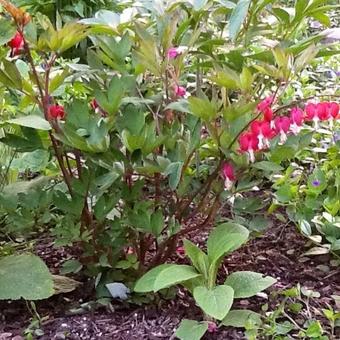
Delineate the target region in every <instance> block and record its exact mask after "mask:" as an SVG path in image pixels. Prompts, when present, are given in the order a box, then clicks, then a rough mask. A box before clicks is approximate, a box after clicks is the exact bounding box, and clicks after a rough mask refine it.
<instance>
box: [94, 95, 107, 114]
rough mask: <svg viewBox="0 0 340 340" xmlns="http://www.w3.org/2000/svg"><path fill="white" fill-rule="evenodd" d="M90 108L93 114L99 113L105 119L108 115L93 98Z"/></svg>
mask: <svg viewBox="0 0 340 340" xmlns="http://www.w3.org/2000/svg"><path fill="white" fill-rule="evenodd" d="M90 106H91V108H92V109H93V110H94V112H95V113H97V114H98V113H99V114H100V115H101V116H102V117H106V116H107V115H108V113H107V112H106V111H104V110H103V109H102V108H101V107H100V106H99V104H98V102H97V101H96V99H95V98H93V99H92V100H91V102H90Z"/></svg>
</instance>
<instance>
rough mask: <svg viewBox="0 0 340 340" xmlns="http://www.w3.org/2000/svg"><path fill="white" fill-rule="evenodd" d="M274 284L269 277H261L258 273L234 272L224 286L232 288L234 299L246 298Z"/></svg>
mask: <svg viewBox="0 0 340 340" xmlns="http://www.w3.org/2000/svg"><path fill="white" fill-rule="evenodd" d="M275 282H276V279H274V278H272V277H270V276H263V275H262V274H260V273H255V272H250V271H242V272H235V273H232V274H230V275H229V276H228V278H227V280H226V281H225V284H226V285H228V286H230V287H232V288H233V289H234V292H235V299H237V298H248V297H251V296H254V295H255V294H257V293H259V292H261V291H262V290H265V289H267V288H268V287H270V286H271V285H273V284H274V283H275Z"/></svg>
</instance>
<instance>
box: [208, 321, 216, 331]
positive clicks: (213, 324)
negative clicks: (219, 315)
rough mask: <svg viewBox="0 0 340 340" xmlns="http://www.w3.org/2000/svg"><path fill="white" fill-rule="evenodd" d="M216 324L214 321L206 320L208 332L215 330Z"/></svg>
mask: <svg viewBox="0 0 340 340" xmlns="http://www.w3.org/2000/svg"><path fill="white" fill-rule="evenodd" d="M217 328H218V327H217V325H216V323H215V322H213V321H209V322H208V332H209V333H215V332H216V331H217Z"/></svg>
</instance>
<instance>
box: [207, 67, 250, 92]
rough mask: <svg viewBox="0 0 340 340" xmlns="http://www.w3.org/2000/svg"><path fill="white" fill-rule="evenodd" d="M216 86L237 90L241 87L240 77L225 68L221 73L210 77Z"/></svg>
mask: <svg viewBox="0 0 340 340" xmlns="http://www.w3.org/2000/svg"><path fill="white" fill-rule="evenodd" d="M243 78H244V79H243V80H242V81H243V82H244V81H245V75H244V76H243ZM211 80H212V81H214V82H215V83H216V84H217V85H219V86H223V87H225V88H227V89H231V90H237V89H239V88H240V87H241V79H240V76H239V75H238V74H237V73H236V72H235V71H234V70H232V69H227V68H225V69H224V71H222V72H217V74H216V76H213V77H211Z"/></svg>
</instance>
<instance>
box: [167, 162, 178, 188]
mask: <svg viewBox="0 0 340 340" xmlns="http://www.w3.org/2000/svg"><path fill="white" fill-rule="evenodd" d="M182 167H183V162H174V163H171V164H169V165H168V167H167V168H166V170H165V172H164V175H165V176H167V175H169V186H170V188H171V190H175V189H176V188H177V186H178V184H179V181H180V180H181V173H182Z"/></svg>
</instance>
